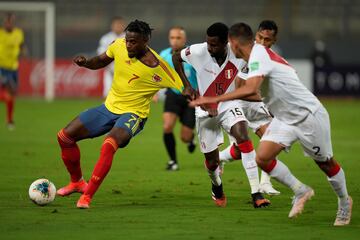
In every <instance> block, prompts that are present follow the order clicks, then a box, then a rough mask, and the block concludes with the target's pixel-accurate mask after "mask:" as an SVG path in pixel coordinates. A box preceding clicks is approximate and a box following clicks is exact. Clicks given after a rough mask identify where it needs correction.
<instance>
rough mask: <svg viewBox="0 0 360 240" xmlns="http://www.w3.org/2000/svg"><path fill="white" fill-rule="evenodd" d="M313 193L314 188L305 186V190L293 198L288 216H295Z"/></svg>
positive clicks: (300, 211)
mask: <svg viewBox="0 0 360 240" xmlns="http://www.w3.org/2000/svg"><path fill="white" fill-rule="evenodd" d="M314 195H315V193H314V190H313V189H312V188H310V187H306V191H305V192H303V193H302V194H299V195H298V196H294V198H293V202H292V204H293V206H292V208H291V210H290V212H289V218H295V217H297V216H298V215H300V214H301V213H302V211H303V210H304V206H305V203H306V202H307V201H308V200H310V199H311V198H312V197H313V196H314Z"/></svg>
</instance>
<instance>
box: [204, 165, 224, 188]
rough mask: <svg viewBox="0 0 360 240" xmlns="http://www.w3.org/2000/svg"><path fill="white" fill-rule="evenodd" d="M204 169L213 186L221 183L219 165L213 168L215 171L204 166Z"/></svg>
mask: <svg viewBox="0 0 360 240" xmlns="http://www.w3.org/2000/svg"><path fill="white" fill-rule="evenodd" d="M205 168H206V167H205ZM206 170H207V172H208V174H209V177H210V179H211V182H212V183H213V184H214V185H215V186H220V185H221V178H220V168H219V166H218V167H217V168H216V169H215V171H212V170H209V169H208V168H206Z"/></svg>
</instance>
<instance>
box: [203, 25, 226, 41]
mask: <svg viewBox="0 0 360 240" xmlns="http://www.w3.org/2000/svg"><path fill="white" fill-rule="evenodd" d="M228 32H229V28H228V26H226V25H225V24H224V23H221V22H217V23H214V24H212V25H211V26H210V27H208V29H207V30H206V35H208V36H209V37H218V38H219V39H220V41H222V42H223V43H226V42H227V39H228Z"/></svg>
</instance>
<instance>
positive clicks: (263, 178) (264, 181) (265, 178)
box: [260, 171, 271, 184]
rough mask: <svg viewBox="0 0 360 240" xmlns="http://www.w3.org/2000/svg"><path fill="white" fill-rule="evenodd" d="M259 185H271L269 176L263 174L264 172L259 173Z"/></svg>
mask: <svg viewBox="0 0 360 240" xmlns="http://www.w3.org/2000/svg"><path fill="white" fill-rule="evenodd" d="M260 184H271V183H270V175H269V174H267V173H266V172H264V171H261V180H260Z"/></svg>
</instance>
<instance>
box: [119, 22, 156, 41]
mask: <svg viewBox="0 0 360 240" xmlns="http://www.w3.org/2000/svg"><path fill="white" fill-rule="evenodd" d="M152 30H154V29H152V28H150V26H149V24H148V23H146V22H143V21H140V20H137V19H136V20H135V21H132V22H130V23H129V25H127V27H126V28H125V31H128V32H136V33H140V34H141V35H143V36H144V38H145V39H149V38H150V37H151V31H152Z"/></svg>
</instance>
